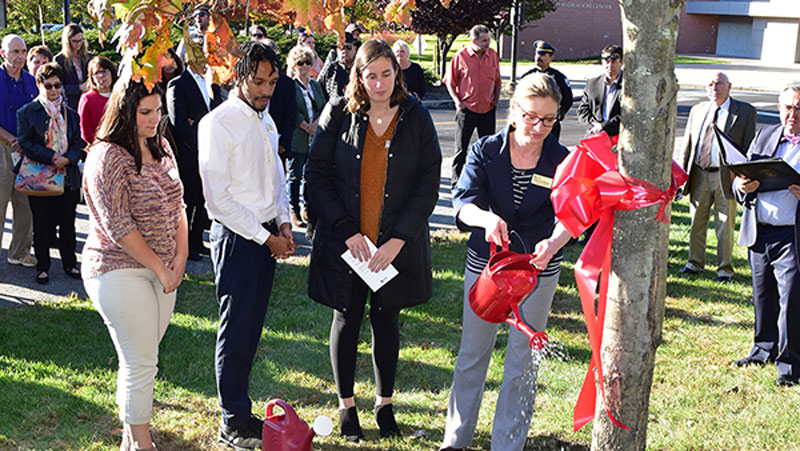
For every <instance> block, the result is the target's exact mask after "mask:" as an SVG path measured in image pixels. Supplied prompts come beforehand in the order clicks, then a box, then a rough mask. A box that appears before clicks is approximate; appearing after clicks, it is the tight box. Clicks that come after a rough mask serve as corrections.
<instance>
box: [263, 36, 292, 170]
mask: <svg viewBox="0 0 800 451" xmlns="http://www.w3.org/2000/svg"><path fill="white" fill-rule="evenodd" d="M256 40H260V41H261V42H263V43H264V44H267V47H269V48H270V49H272V51H273V52H275V54H276V55H279V54H280V49H278V44H276V43H275V41H273V40H272V39H269V38H264V39H256ZM278 71H279V73H278V81H277V82H276V83H275V90H274V91H273V94H272V99H270V101H269V107H268V110H269V115H270V116H271V117H272V120H273V121H275V126H276V127H278V155H280V157H281V161H284V162H285V161H286V158H288V157H289V151H291V150H292V137H293V136H294V129H295V119H296V117H297V104H296V103H295V99H294V90H295V87H294V81H292V79H291V78H289V77H288V76H287V75H286V72H284V71H283V70H281V69H280V68H278Z"/></svg>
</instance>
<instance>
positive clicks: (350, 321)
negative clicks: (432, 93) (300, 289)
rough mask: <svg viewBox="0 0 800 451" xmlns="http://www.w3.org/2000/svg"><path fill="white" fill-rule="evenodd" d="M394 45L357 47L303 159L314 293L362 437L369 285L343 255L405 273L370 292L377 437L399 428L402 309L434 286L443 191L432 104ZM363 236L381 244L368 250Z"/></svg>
mask: <svg viewBox="0 0 800 451" xmlns="http://www.w3.org/2000/svg"><path fill="white" fill-rule="evenodd" d="M399 72H400V67H399V65H398V63H397V60H396V59H395V57H394V54H393V53H392V49H391V47H390V46H389V45H388V44H387V43H386V42H384V41H379V40H371V41H368V42H367V43H365V44H364V45H362V46H361V48H360V49H359V51H358V54H357V55H356V59H355V64H354V69H353V72H352V74H351V78H350V83H349V84H348V86H347V90H346V95H345V97H344V98H340V99H336V100H334V101H332V102H331V103H328V105H327V106H326V107H325V109H324V110H323V112H322V116H321V118H320V122H319V125H318V127H317V131H316V134H315V135H314V140H313V141H312V143H311V152H310V155H309V161H308V166H307V168H306V173H305V176H306V183H307V193H306V194H307V198H308V199H307V200H308V201H309V202H310V203H311V207H312V208H313V209H314V212H315V213H316V214H317V223H316V234H315V235H314V246H313V249H312V253H311V264H310V268H309V275H308V293H309V296H310V297H311V298H312V299H314V300H315V301H317V302H319V303H322V304H324V305H327V306H330V307H332V308H334V309H335V310H334V315H333V324H332V326H331V336H330V352H331V364H332V366H333V371H334V378H335V380H336V388H337V391H338V394H339V408H340V409H339V421H340V425H341V430H342V435H344V436H345V437H346V438H347V439H348V440H350V441H358V440H359V439H361V438H362V437H363V434H362V432H361V427H360V425H359V421H358V416H357V414H356V408H355V401H354V398H353V395H354V393H353V384H354V375H355V367H356V355H357V346H358V333H359V329H360V327H361V320H362V317H363V315H364V309H365V305H366V301H367V294H368V293H369V292H370V290H369V288H368V287H367V286H366V284H365V283H364V282H363V281H362V280H361V279H360V278H359V277H358V276H357V275H356V274H354V273H353V271H351V270H350V268H349V267H348V266H347V264H346V263H345V262H344V260H343V259H342V258H341V255H342V254H343V253H344V252H346V251H348V250H349V252H350V253H351V255H352V256H353V257H355V258H357V259H359V260H361V261H362V262H369V263H368V265H369V269H370V270H372V271H381V270H383V269H385V268H386V267H387V266H388V265H389V264H392V265H393V266H394V267H395V268H396V269H397V271H398V272H399V274H398V275H397V276H396V277H395V278H393V279H391V280H390V281H389V282H388V283H387V284H386V285H384V286H383V287H382V288H380V289H379V290H377V291H376V292H373V293H371V295H370V322H371V326H372V336H373V355H372V358H373V364H374V371H375V385H376V392H377V393H376V395H377V396H376V411H375V418H376V421H377V423H378V427H379V429H380V433H381V436H384V437H385V436H393V435H399V433H400V431H399V429H398V427H397V424H396V422H395V420H394V413H393V410H392V404H391V402H392V398H391V397H392V392H393V390H394V377H395V372H396V368H397V359H398V352H399V325H398V318H399V312H400V310H401V309H402V308H405V307H411V306H414V305H417V304H421V303H424V302H426V301H427V300H428V299H429V298H430V296H431V291H432V276H431V258H430V242H429V236H428V217H429V216H430V214H431V212H432V211H433V208H434V206H435V205H436V201H437V199H438V190H439V169H440V165H441V161H442V157H441V151H440V149H439V141H438V137H437V135H436V130H435V128H434V125H433V121H432V120H431V117H430V114H429V113H428V111H427V110H426V109H425V108H424V107H423V106H422V105H421V104H420V103H419V102H418V101H417V100H416V99H412V98H410V97H409V95H408V93H407V91H406V90H405V89H404V87H403V84H402V80H401V79H400V78H399ZM366 238H369V239H370V240H371V241H372V242H374V243H375V245H376V246H377V251H375V252H370V251H369V248H368V247H367V243H366Z"/></svg>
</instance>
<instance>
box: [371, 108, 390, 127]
mask: <svg viewBox="0 0 800 451" xmlns="http://www.w3.org/2000/svg"><path fill="white" fill-rule="evenodd" d="M391 111H392V108H391V107H389V109H387V110H386V111H384V112H383V113H381V114H377V113H376V114H375V116H376V118H375V122H376V123H377V124H378V125H383V117H384V116H386V113H389V112H391Z"/></svg>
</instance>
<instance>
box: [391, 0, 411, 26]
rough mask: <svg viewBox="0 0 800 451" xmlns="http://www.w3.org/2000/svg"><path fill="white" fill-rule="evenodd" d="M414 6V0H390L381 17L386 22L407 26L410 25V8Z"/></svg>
mask: <svg viewBox="0 0 800 451" xmlns="http://www.w3.org/2000/svg"><path fill="white" fill-rule="evenodd" d="M414 8H416V2H415V1H414V0H392V2H391V3H389V4H388V5H387V6H386V10H385V12H384V15H383V17H384V19H386V21H387V22H395V23H397V24H400V25H403V26H406V27H408V26H410V25H411V10H412V9H414Z"/></svg>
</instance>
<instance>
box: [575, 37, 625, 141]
mask: <svg viewBox="0 0 800 451" xmlns="http://www.w3.org/2000/svg"><path fill="white" fill-rule="evenodd" d="M600 61H601V63H602V64H603V72H604V74H603V75H601V76H599V77H595V78H590V79H588V80H586V87H585V88H584V89H583V97H582V98H581V103H580V104H579V105H578V119H579V120H580V121H581V122H583V123H584V125H586V127H587V128H588V131H589V134H590V135H594V134H595V133H600V132H601V131H605V132H606V133H608V135H609V136H616V135H618V134H619V122H620V104H619V100H620V97H621V96H622V47H620V46H618V45H609V46H606V47H605V48H604V49H603V51H602V52H601V53H600Z"/></svg>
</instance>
